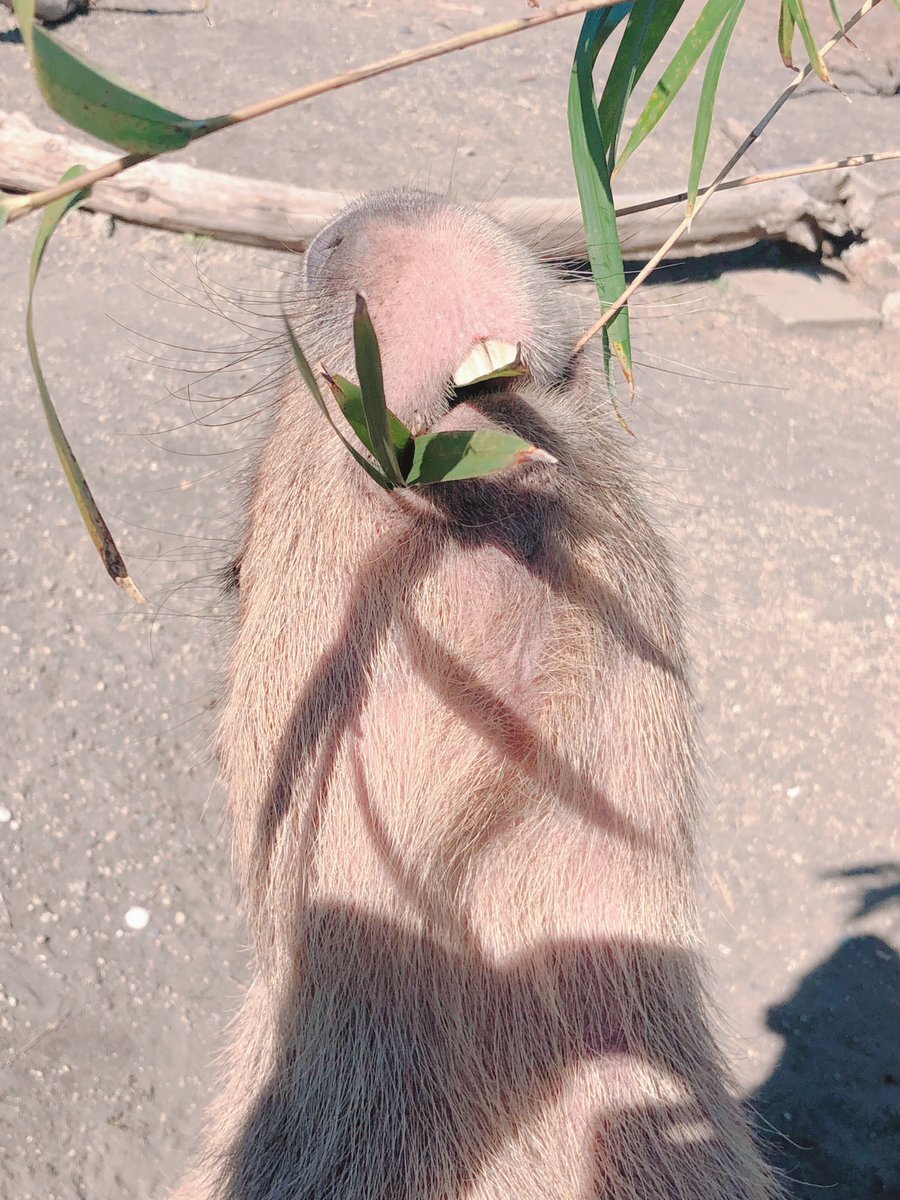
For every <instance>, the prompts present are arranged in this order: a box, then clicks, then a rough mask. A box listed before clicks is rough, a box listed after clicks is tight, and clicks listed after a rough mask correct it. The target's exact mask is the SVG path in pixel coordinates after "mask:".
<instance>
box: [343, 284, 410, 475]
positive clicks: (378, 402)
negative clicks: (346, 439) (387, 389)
mask: <svg viewBox="0 0 900 1200" xmlns="http://www.w3.org/2000/svg"><path fill="white" fill-rule="evenodd" d="M353 351H354V355H355V358H356V373H357V376H358V377H359V386H360V389H361V391H362V404H363V411H364V413H365V418H366V428H367V429H368V431H369V441H368V443H367V444H368V445H369V446H370V447H371V450H372V453H373V454H374V456H375V458H376V459H377V461H378V462H379V464H380V465H381V469H382V470H383V471H384V473H385V475H386V476H387V478H388V480H389V481H390V482H391V483H392V484H393V485H394V486H395V487H402V486H403V483H404V480H403V474H402V472H401V470H400V464H399V463H398V462H397V451H396V450H395V449H394V443H393V441H392V440H391V434H390V430H389V429H388V412H387V405H386V404H385V402H384V380H383V378H382V375H381V353H380V351H379V349H378V339H377V337H376V336H375V330H374V328H373V327H372V319H371V317H370V316H369V309H368V306H367V305H366V301H365V298H364V297H363V296H360V295H357V297H356V308H355V311H354V313H353Z"/></svg>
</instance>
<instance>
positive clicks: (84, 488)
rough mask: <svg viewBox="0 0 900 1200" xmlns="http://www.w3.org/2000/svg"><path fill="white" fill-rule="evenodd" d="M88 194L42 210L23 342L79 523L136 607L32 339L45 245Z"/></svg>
mask: <svg viewBox="0 0 900 1200" xmlns="http://www.w3.org/2000/svg"><path fill="white" fill-rule="evenodd" d="M86 169H87V168H86V167H81V166H76V167H71V168H70V169H69V170H68V171H66V173H65V175H63V177H62V180H61V181H60V182H64V181H67V180H69V179H75V178H76V177H77V176H79V175H83V174H84V173H85V171H86ZM89 194H90V188H82V189H81V191H79V192H73V193H72V194H71V195H70V196H65V197H63V199H61V200H56V201H55V202H54V203H52V204H48V205H47V207H46V208H45V209H44V212H43V214H42V216H41V223H40V225H39V227H38V232H37V237H36V238H35V242H34V248H33V249H32V251H31V267H30V270H29V278H28V309H27V312H26V316H25V339H26V341H27V343H28V356H29V358H30V359H31V369H32V371H33V372H34V377H35V380H36V382H37V386H38V392H39V393H40V397H41V404H42V405H43V409H44V416H45V417H46V419H47V425H48V426H49V428H50V436H51V437H52V439H53V445H54V446H55V447H56V453H57V454H58V455H59V461H60V462H61V463H62V468H63V471H64V472H65V476H66V479H67V480H68V481H69V487H70V488H71V489H72V494H73V495H74V497H75V500H76V502H77V504H78V509H79V511H80V513H81V517H82V520H83V521H84V523H85V525H86V526H87V531H88V533H89V534H90V535H91V540H92V541H93V543H94V545H95V546H96V547H97V551H98V553H99V554H100V557H101V558H102V559H103V565H104V566H105V567H106V570H107V571H108V572H109V575H110V576H111V578H112V579H113V581H114V582H115V583H117V584H118V586H119V587H120V588H122V590H123V591H124V592H125V593H126V595H128V596H130V597H131V599H132V600H136V601H137V602H138V603H139V604H146V603H147V601H146V600H145V598H144V597H143V596H142V595H141V592H140V590H139V589H138V587H137V585H136V584H135V582H134V580H133V579H132V578H131V576H130V575H129V574H128V569H127V567H126V566H125V562H124V560H123V558H122V556H121V554H120V553H119V550H118V547H117V546H116V543H115V541H114V539H113V536H112V534H111V533H110V531H109V527H108V526H107V524H106V522H105V521H104V519H103V515H102V514H101V512H100V509H99V508H98V507H97V503H96V501H95V500H94V497H93V495H92V494H91V489H90V488H89V487H88V483H87V480H86V479H85V477H84V474H83V473H82V470H81V467H80V466H79V465H78V460H77V459H76V458H75V455H74V453H73V451H72V447H71V445H70V444H69V439H68V438H67V437H66V434H65V431H64V430H63V427H62V425H61V424H60V420H59V417H58V416H57V414H56V409H55V408H54V406H53V401H52V399H51V398H50V390H49V388H48V387H47V381H46V380H45V378H44V372H43V368H42V367H41V360H40V356H39V354H38V348H37V339H36V338H35V335H34V288H35V284H36V283H37V278H38V274H39V272H40V269H41V263H42V262H43V260H44V254H45V252H46V249H47V244H48V243H49V241H50V238H51V237H52V235H53V232H54V230H55V229H56V227H57V225H59V223H60V221H62V219H63V217H65V215H66V213H68V212H71V211H72V209H73V208H78V206H79V205H80V204H83V203H84V201H85V200H86V199H87V198H88V195H89Z"/></svg>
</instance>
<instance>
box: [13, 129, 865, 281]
mask: <svg viewBox="0 0 900 1200" xmlns="http://www.w3.org/2000/svg"><path fill="white" fill-rule="evenodd" d="M107 157H108V156H107V153H106V151H104V150H101V149H98V148H96V147H94V146H89V145H87V144H86V143H84V142H76V141H74V140H73V139H70V138H68V137H65V136H63V135H62V134H54V133H48V132H46V131H44V130H41V129H38V128H37V127H36V126H35V125H33V124H32V122H31V121H30V120H29V119H28V118H27V117H26V116H24V115H23V114H22V113H4V112H2V111H0V188H4V189H6V190H9V191H19V192H27V191H33V190H36V189H40V188H45V187H49V186H50V185H51V184H53V183H55V182H56V181H57V180H58V179H59V177H60V176H61V175H62V173H63V172H64V171H65V170H66V169H67V168H68V167H70V166H72V164H73V163H76V162H78V163H82V164H83V165H84V166H86V167H87V168H88V169H92V168H93V167H95V166H99V165H100V164H101V163H102V162H104V161H105V160H106V158H107ZM347 199H349V197H348V196H347V195H343V194H341V193H338V192H321V191H314V190H313V189H310V188H302V187H294V186H291V185H289V184H283V183H272V182H267V181H265V180H253V179H243V178H239V177H236V176H231V175H224V174H221V173H219V172H216V171H205V170H200V169H199V168H197V167H189V166H185V165H183V164H181V163H171V162H162V161H159V160H153V161H151V162H146V163H141V164H139V165H138V166H135V167H133V168H132V169H131V170H130V171H127V172H125V173H124V174H122V175H120V176H117V177H116V178H115V179H109V180H106V181H104V182H102V183H98V184H96V185H95V186H94V190H93V192H92V193H91V196H90V198H89V200H88V201H87V203H86V205H85V207H86V208H89V209H93V210H94V211H96V212H105V213H110V214H111V215H112V216H114V217H118V218H119V219H121V220H124V221H133V222H136V223H138V224H141V225H151V226H155V227H157V228H161V229H171V230H175V231H177V232H182V233H198V234H211V235H212V236H214V237H217V238H222V239H223V240H226V241H232V242H244V243H248V244H250V245H255V246H267V247H271V248H275V249H281V250H302V249H304V248H305V246H306V245H307V244H308V242H309V240H310V238H311V237H312V236H313V235H314V234H315V233H316V231H317V230H318V229H319V228H320V226H321V225H322V223H323V222H324V221H325V220H327V219H328V218H329V217H330V216H332V215H333V214H334V213H335V212H336V211H337V209H338V208H339V207H340V206H341V205H342V204H343V203H344V202H345V201H346V200H347ZM652 200H653V197H651V196H648V195H644V196H641V195H631V196H629V195H623V196H621V197H620V207H622V208H626V209H628V208H641V207H643V208H646V206H647V205H648V204H649V203H651V201H652ZM491 207H492V210H493V211H494V212H495V213H496V215H497V216H499V217H501V218H502V219H503V220H505V221H507V222H509V223H510V224H511V225H513V226H514V227H515V228H518V229H520V230H523V231H525V232H527V233H528V234H529V235H530V236H532V237H534V238H535V239H536V240H537V242H538V244H539V246H540V249H541V251H542V253H544V254H546V255H547V256H548V257H560V256H563V257H567V258H571V259H576V258H584V257H586V245H585V238H584V229H583V227H582V224H581V214H580V212H579V208H578V202H577V200H575V199H574V198H572V199H558V200H555V199H550V200H546V199H509V200H501V201H497V202H496V203H495V204H494V205H492V206H491ZM681 215H682V213H681V210H680V208H679V207H678V206H675V205H673V207H671V208H670V209H668V210H661V211H658V212H655V213H652V214H648V213H647V212H646V211H642V212H632V213H627V214H625V215H623V216H621V217H620V219H619V232H620V237H621V240H622V247H623V250H624V252H625V254H626V256H634V257H640V256H641V255H643V254H647V253H649V252H651V251H653V250H655V249H656V248H657V247H658V246H659V244H660V241H662V240H663V239H664V238H665V237H667V236H668V234H669V233H670V232H671V231H672V230H673V229H675V227H676V226H677V225H678V222H679V220H680V219H681ZM872 216H873V204H872V192H871V190H870V189H869V188H867V187H866V186H865V185H864V184H863V185H860V184H859V183H858V181H857V180H855V179H851V178H850V171H849V170H838V171H834V172H832V173H829V174H828V175H827V176H822V177H821V178H820V179H818V180H817V181H816V182H815V183H814V184H812V183H807V184H801V183H799V182H797V180H796V179H780V180H773V181H771V182H768V183H760V184H758V185H757V186H755V187H752V188H746V189H743V190H740V191H730V192H726V193H723V194H721V195H717V196H716V197H715V200H714V202H712V203H711V204H709V205H708V206H707V207H706V208H704V209H703V211H702V212H701V213H700V214H698V216H697V218H696V220H695V221H694V224H693V227H692V228H691V230H690V232H689V233H688V234H686V235H685V236H684V237H683V238H682V239H681V241H680V242H679V243H678V254H679V255H680V256H683V255H686V254H704V253H710V252H712V251H721V250H733V249H738V248H740V247H743V246H748V245H752V244H753V243H754V242H756V241H759V240H761V239H773V240H783V241H788V242H793V243H796V244H798V245H801V246H805V247H807V248H810V249H813V248H816V247H817V246H818V245H819V244H820V243H821V240H822V237H823V235H826V234H827V235H830V236H834V237H840V236H842V235H844V234H846V233H864V232H865V231H866V229H867V228H868V226H869V224H870V223H871V220H872Z"/></svg>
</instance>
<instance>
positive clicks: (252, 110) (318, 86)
mask: <svg viewBox="0 0 900 1200" xmlns="http://www.w3.org/2000/svg"><path fill="white" fill-rule="evenodd" d="M619 2H620V0H568V2H567V3H565V4H558V5H557V6H556V7H555V8H548V9H546V11H542V12H535V13H532V14H531V15H530V16H527V17H518V18H516V19H515V20H513V21H501V22H500V23H499V24H497V25H485V26H484V27H483V28H481V29H473V30H470V31H469V32H468V33H461V34H458V35H457V36H456V37H452V38H445V39H444V40H443V41H441V42H432V43H431V44H430V45H428V46H420V47H419V48H418V49H417V50H403V51H401V53H400V54H394V55H392V56H391V57H390V58H382V59H379V60H378V61H377V62H373V63H368V64H367V65H366V66H363V67H354V68H353V69H352V70H350V71H345V72H343V74H341V75H333V76H331V78H330V79H320V80H318V81H317V82H315V83H308V84H306V85H305V86H304V87H300V88H295V89H293V90H292V91H290V92H285V93H283V94H282V95H280V96H274V97H272V98H270V99H268V100H259V101H257V102H256V103H255V104H247V105H245V106H244V107H243V108H236V109H235V110H234V111H233V112H230V113H226V114H225V115H224V116H221V117H217V118H215V119H214V120H211V121H210V122H209V125H208V126H207V127H206V128H205V129H203V130H202V131H201V132H200V133H198V134H196V135H195V137H194V138H192V139H191V140H192V141H198V140H199V139H200V138H201V137H208V136H209V135H210V134H211V133H217V132H218V131H219V130H220V129H229V128H231V126H233V125H240V124H242V123H243V122H244V121H252V120H254V119H255V118H256V117H262V116H265V115H266V114H267V113H272V112H277V110H278V109H281V108H288V107H289V106H290V105H292V104H300V103H302V102H303V101H304V100H311V99H312V98H313V97H314V96H321V95H323V94H324V93H325V92H336V91H338V90H339V89H340V88H345V87H349V86H350V85H351V84H354V83H360V82H361V81H362V80H363V79H373V78H375V76H377V75H386V74H387V73H388V72H389V71H399V70H401V69H402V68H403V67H410V66H412V65H413V64H414V63H420V62H427V61H428V60H429V59H432V58H439V57H440V56H441V55H443V54H452V53H454V51H456V50H467V49H469V47H471V46H478V45H481V44H482V43H483V42H493V41H496V40H497V38H503V37H509V35H510V34H514V33H523V32H524V31H525V30H527V29H536V28H537V27H538V26H540V25H547V24H549V23H550V22H551V21H559V20H561V19H562V18H564V17H574V16H577V15H578V14H579V13H586V12H590V11H591V10H592V9H596V8H612V7H613V5H614V4H618V3H619ZM876 2H877V0H876ZM162 153H163V151H157V152H156V153H154V154H126V155H124V156H123V157H122V158H115V159H112V160H111V161H110V162H108V163H104V165H103V166H102V167H97V168H96V169H95V170H93V171H86V172H85V173H84V174H83V175H79V176H78V179H77V181H75V180H69V181H67V182H66V183H58V184H55V185H54V186H53V187H51V188H45V189H44V190H42V191H39V192H31V193H30V194H29V195H27V196H23V197H22V198H21V199H20V200H18V201H16V202H14V203H12V204H8V208H9V217H8V220H9V221H17V220H19V218H20V217H24V216H25V215H26V214H27V213H29V212H31V211H33V210H34V209H37V208H43V207H44V206H45V205H47V204H51V203H52V202H53V201H54V200H59V199H61V197H63V196H68V195H70V194H71V193H72V192H76V191H80V190H81V189H82V188H84V187H91V186H92V185H93V184H95V183H99V182H100V181H101V180H103V179H111V178H112V177H113V176H114V175H119V174H121V172H122V171H127V170H128V168H129V167H134V166H136V165H137V164H138V163H142V162H148V161H149V160H150V159H152V158H157V157H159V154H162Z"/></svg>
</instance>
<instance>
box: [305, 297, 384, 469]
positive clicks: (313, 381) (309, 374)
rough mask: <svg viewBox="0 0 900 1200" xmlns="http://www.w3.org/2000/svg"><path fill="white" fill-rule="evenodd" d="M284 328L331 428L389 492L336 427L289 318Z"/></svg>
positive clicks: (363, 466) (310, 390)
mask: <svg viewBox="0 0 900 1200" xmlns="http://www.w3.org/2000/svg"><path fill="white" fill-rule="evenodd" d="M284 327H285V329H286V330H287V335H288V341H289V342H290V345H291V351H292V353H293V355H294V362H295V363H296V365H297V370H298V371H299V372H300V378H301V379H302V380H303V382H304V383H305V384H306V386H307V388H308V389H309V392H310V394H311V395H312V398H313V399H314V400H315V402H316V403H317V404H318V406H319V408H320V409H321V410H322V412H323V413H324V415H325V419H326V421H327V422H328V424H329V425H330V426H331V428H332V429H333V430H334V432H335V433H336V434H337V435H338V437H339V438H340V439H341V441H342V442H343V443H344V445H345V446H346V447H347V449H348V450H349V451H350V453H351V454H352V455H353V457H354V458H355V459H356V461H357V462H358V463H359V465H360V466H361V467H362V469H363V470H364V471H365V472H366V474H368V475H370V476H371V477H372V478H373V479H374V480H375V482H376V483H377V484H378V485H379V487H383V488H386V489H387V490H388V491H389V490H390V488H391V486H392V485H391V484H390V483H388V481H387V479H385V477H384V476H383V475H382V473H381V472H380V471H379V470H378V469H377V468H376V467H373V466H372V464H371V463H370V462H369V460H368V459H367V458H366V457H365V456H364V455H362V454H360V452H359V451H358V450H357V449H356V447H355V446H354V445H352V444H351V442H350V441H349V440H348V439H347V438H345V437H344V435H343V434H342V433H341V431H340V430H339V429H338V427H337V425H335V423H334V421H333V420H332V417H331V413H330V412H329V411H328V405H327V404H326V403H325V401H324V399H323V398H322V393H321V391H320V390H319V385H318V383H316V377H315V375H313V373H312V370H311V368H310V365H309V363H308V362H307V361H306V356H305V355H304V353H303V351H302V350H301V349H300V343H299V342H298V341H297V339H296V337H294V331H293V329H291V326H290V323H289V322H288V319H287V317H285V318H284Z"/></svg>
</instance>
